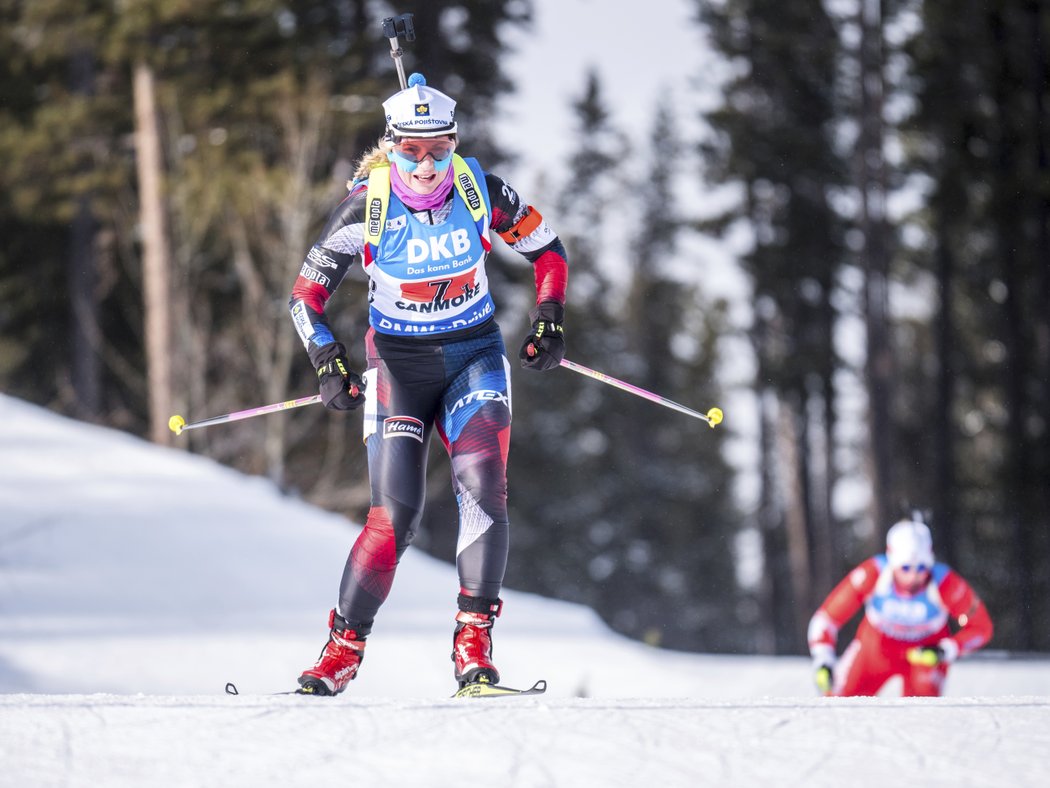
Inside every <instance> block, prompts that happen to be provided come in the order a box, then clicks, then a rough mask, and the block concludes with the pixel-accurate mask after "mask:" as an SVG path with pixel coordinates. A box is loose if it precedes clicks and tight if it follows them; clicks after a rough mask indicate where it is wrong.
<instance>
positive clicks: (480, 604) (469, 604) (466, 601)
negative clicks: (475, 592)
mask: <svg viewBox="0 0 1050 788" xmlns="http://www.w3.org/2000/svg"><path fill="white" fill-rule="evenodd" d="M456 603H457V604H458V605H459V609H460V610H462V611H463V612H464V613H484V614H486V615H489V616H492V617H494V618H498V617H499V614H500V613H502V612H503V600H502V599H486V598H485V597H483V596H467V595H466V594H460V595H459V597H458V598H457V599H456Z"/></svg>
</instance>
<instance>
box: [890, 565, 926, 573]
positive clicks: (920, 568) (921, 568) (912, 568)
mask: <svg viewBox="0 0 1050 788" xmlns="http://www.w3.org/2000/svg"><path fill="white" fill-rule="evenodd" d="M897 568H898V569H900V570H901V571H902V572H916V573H917V574H920V575H921V574H922V573H923V572H929V571H930V567H929V566H927V565H926V564H901V565H900V566H899V567H897Z"/></svg>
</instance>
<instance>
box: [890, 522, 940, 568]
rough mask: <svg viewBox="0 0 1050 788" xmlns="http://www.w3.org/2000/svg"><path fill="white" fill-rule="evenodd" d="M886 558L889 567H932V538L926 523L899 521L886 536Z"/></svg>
mask: <svg viewBox="0 0 1050 788" xmlns="http://www.w3.org/2000/svg"><path fill="white" fill-rule="evenodd" d="M886 557H887V558H888V559H889V562H890V566H892V567H894V568H896V567H901V566H916V565H918V564H922V565H923V566H926V567H932V566H933V537H932V536H930V529H929V526H927V525H926V523H921V522H917V521H915V520H901V521H900V522H899V523H896V524H895V525H894V526H893V527H892V528H890V530H889V532H888V533H887V534H886Z"/></svg>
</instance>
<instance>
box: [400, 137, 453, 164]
mask: <svg viewBox="0 0 1050 788" xmlns="http://www.w3.org/2000/svg"><path fill="white" fill-rule="evenodd" d="M455 149H456V145H455V143H454V142H452V140H449V139H420V138H418V137H409V138H408V139H404V140H401V142H397V143H394V152H395V153H396V154H397V155H398V156H400V157H401V158H402V159H405V160H407V161H409V162H411V163H413V164H422V163H423V161H424V160H425V159H426V157H427V156H429V157H430V158H432V159H433V160H434V166H435V167H436V166H437V165H438V164H439V163H441V162H443V161H446V160H448V159H450V158H451V157H452V151H454V150H455Z"/></svg>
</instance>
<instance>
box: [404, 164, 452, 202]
mask: <svg viewBox="0 0 1050 788" xmlns="http://www.w3.org/2000/svg"><path fill="white" fill-rule="evenodd" d="M390 169H391V170H393V172H391V173H390V188H392V189H393V190H394V194H396V195H397V198H398V199H399V200H401V202H403V203H404V204H405V205H407V206H408V207H409V208H411V209H412V210H413V211H432V210H434V209H435V208H439V207H440V206H441V205H442V204H444V202H445V198H447V197H448V194H449V192H451V191H452V167H451V166H450V167H449V168H448V169H446V170H445V178H444V180H442V181H441V183H440V184H439V185H438V187H437V188H436V189H434V191H432V192H431V193H430V194H417V193H416V192H414V191H412V190H411V189H410V188H408V186H406V185H405V182H404V181H403V180H401V173H400V172H398V169H397V165H396V164H394V163H393V162H391V163H390Z"/></svg>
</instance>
